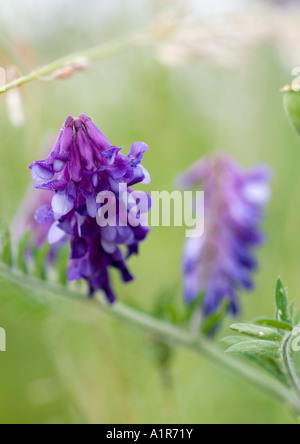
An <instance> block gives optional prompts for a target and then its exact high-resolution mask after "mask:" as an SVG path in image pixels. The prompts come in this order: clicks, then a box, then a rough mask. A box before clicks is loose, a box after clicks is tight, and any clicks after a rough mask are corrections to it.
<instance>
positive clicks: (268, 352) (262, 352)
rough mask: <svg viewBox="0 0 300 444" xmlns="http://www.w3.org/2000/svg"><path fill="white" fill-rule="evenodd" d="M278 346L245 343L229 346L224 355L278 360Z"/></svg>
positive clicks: (251, 342) (253, 342) (274, 343)
mask: <svg viewBox="0 0 300 444" xmlns="http://www.w3.org/2000/svg"><path fill="white" fill-rule="evenodd" d="M280 352H281V350H280V345H279V344H278V343H276V342H271V341H247V342H242V343H240V344H236V345H233V346H231V347H230V348H229V349H228V350H226V353H242V354H245V353H247V354H251V355H257V356H259V357H268V358H275V359H280V357H281V355H280Z"/></svg>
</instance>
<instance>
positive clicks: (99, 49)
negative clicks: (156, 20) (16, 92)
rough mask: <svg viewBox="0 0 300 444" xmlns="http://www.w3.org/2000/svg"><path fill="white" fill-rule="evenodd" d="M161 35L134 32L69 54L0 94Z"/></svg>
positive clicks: (7, 87)
mask: <svg viewBox="0 0 300 444" xmlns="http://www.w3.org/2000/svg"><path fill="white" fill-rule="evenodd" d="M160 36H161V34H159V33H158V34H157V33H155V32H153V30H151V29H150V30H145V31H140V32H135V33H132V34H129V35H128V36H125V37H122V38H117V39H114V40H112V41H110V42H107V43H104V44H102V45H100V46H96V47H94V48H91V49H87V50H84V51H79V52H76V53H73V54H69V55H67V56H65V57H62V58H60V59H57V60H55V61H54V62H52V63H49V64H48V65H44V66H42V67H40V68H36V69H34V70H33V71H32V72H31V73H29V74H27V75H25V76H22V77H19V78H18V79H16V80H14V81H13V82H10V83H8V84H6V85H4V86H3V87H1V88H0V94H3V93H6V92H7V91H9V90H11V89H13V88H17V87H19V86H22V85H25V84H26V83H29V82H32V81H33V80H36V79H39V78H42V77H46V76H50V75H51V74H53V73H54V72H56V71H57V70H59V69H62V68H65V67H68V66H72V65H74V64H76V63H78V62H79V60H86V61H88V62H92V61H94V60H99V59H103V58H105V57H109V56H112V55H115V54H118V53H120V52H122V51H126V50H128V49H131V48H136V47H139V46H145V45H149V44H151V43H153V42H154V41H156V39H159V38H160Z"/></svg>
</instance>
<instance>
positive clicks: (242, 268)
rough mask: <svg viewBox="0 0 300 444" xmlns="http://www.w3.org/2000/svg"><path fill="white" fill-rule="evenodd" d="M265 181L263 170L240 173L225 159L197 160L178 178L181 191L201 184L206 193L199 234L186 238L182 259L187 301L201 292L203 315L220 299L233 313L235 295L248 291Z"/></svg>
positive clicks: (254, 264)
mask: <svg viewBox="0 0 300 444" xmlns="http://www.w3.org/2000/svg"><path fill="white" fill-rule="evenodd" d="M270 179H271V171H270V169H269V168H268V167H266V166H257V167H255V168H253V169H252V170H250V171H245V170H243V169H242V168H241V167H240V166H239V165H238V164H237V163H236V162H235V161H234V160H233V159H230V158H228V157H225V156H216V157H213V158H208V159H205V160H202V161H199V162H198V163H196V164H195V165H194V166H192V167H191V169H190V170H189V171H187V172H186V173H185V174H184V175H183V176H182V178H181V182H182V184H183V186H184V187H186V188H190V187H193V186H195V185H199V184H201V185H202V187H203V190H204V193H205V232H204V236H202V237H199V238H198V239H195V238H190V239H188V240H187V242H186V245H185V251H184V258H183V269H184V280H185V297H186V301H187V303H191V302H193V301H195V300H196V299H197V298H198V297H199V296H200V295H202V294H203V295H204V300H203V312H204V314H205V315H210V314H213V313H215V312H216V311H217V310H218V308H219V307H220V305H221V304H222V303H223V301H225V300H228V301H230V304H231V312H232V313H234V314H236V313H237V312H238V310H239V303H238V296H237V292H238V291H239V290H240V289H246V290H251V289H252V288H253V280H252V273H253V270H255V269H256V268H257V261H256V259H255V257H254V256H253V249H254V248H255V247H257V246H259V245H261V244H262V243H263V241H264V236H263V235H262V233H261V232H260V230H259V225H260V222H261V221H262V219H263V210H264V207H265V205H266V203H267V202H268V201H269V199H270V194H271V190H270Z"/></svg>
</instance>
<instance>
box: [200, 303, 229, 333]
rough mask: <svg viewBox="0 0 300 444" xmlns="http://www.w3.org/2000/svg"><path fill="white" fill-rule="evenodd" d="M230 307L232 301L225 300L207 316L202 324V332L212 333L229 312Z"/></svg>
mask: <svg viewBox="0 0 300 444" xmlns="http://www.w3.org/2000/svg"><path fill="white" fill-rule="evenodd" d="M229 308H230V301H224V302H223V304H222V305H221V307H220V308H219V310H218V311H217V312H216V313H215V314H213V315H211V316H208V317H207V318H205V320H204V321H203V323H202V325H201V332H202V333H203V334H204V335H208V334H209V333H211V332H212V331H213V330H214V328H215V327H217V325H218V324H219V323H220V322H221V321H222V319H223V318H224V317H225V316H226V314H227V313H228V310H229Z"/></svg>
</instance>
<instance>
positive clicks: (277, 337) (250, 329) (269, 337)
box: [230, 324, 283, 341]
mask: <svg viewBox="0 0 300 444" xmlns="http://www.w3.org/2000/svg"><path fill="white" fill-rule="evenodd" d="M230 328H231V330H233V331H236V332H238V333H240V334H243V335H247V336H251V337H253V338H257V339H262V340H265V341H282V339H283V337H282V335H281V334H280V333H278V331H277V330H274V329H272V328H269V327H263V326H259V325H254V324H234V325H231V326H230Z"/></svg>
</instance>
